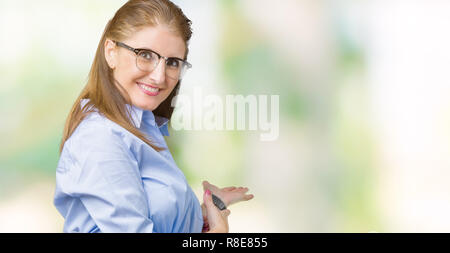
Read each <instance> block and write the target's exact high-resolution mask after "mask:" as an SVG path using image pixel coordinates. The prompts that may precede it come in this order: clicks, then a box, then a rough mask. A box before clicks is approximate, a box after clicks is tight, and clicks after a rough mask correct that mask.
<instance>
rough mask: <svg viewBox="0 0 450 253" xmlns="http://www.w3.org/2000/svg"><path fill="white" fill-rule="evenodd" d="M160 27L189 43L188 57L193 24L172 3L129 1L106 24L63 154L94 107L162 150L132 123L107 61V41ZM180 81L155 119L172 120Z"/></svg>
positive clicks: (69, 119)
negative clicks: (160, 25)
mask: <svg viewBox="0 0 450 253" xmlns="http://www.w3.org/2000/svg"><path fill="white" fill-rule="evenodd" d="M159 24H164V25H167V26H168V27H169V28H170V29H171V30H172V31H173V32H175V33H176V34H177V35H179V36H180V37H181V38H182V39H183V40H184V42H185V43H186V53H185V56H184V59H185V60H186V59H187V55H188V51H189V50H188V43H189V40H190V39H191V36H192V29H191V24H192V22H191V21H190V20H189V19H188V18H187V17H186V16H185V15H184V14H183V11H182V10H181V9H180V8H179V7H178V6H177V5H175V4H174V3H172V2H170V1H169V0H130V1H128V2H127V3H125V5H123V6H122V7H121V8H120V9H119V10H118V11H117V12H116V14H115V15H114V17H113V18H112V19H111V20H110V21H109V22H108V24H107V25H106V28H105V31H104V32H103V36H102V38H101V39H100V43H99V44H98V47H97V52H96V54H95V58H94V61H93V63H92V66H91V70H90V72H89V76H88V81H87V84H86V86H85V87H84V89H83V90H82V91H81V94H80V95H79V96H78V98H77V99H76V101H75V103H74V105H73V106H72V109H71V110H70V113H69V116H68V117H67V120H66V124H65V126H64V132H63V137H62V141H61V145H60V152H62V149H63V147H64V143H65V142H66V141H67V139H69V138H70V136H71V135H72V133H73V132H74V131H75V129H76V128H77V127H78V125H79V124H80V123H81V121H82V120H83V119H84V118H85V117H86V115H88V114H89V113H91V112H92V111H93V110H94V108H95V109H97V110H98V111H99V112H100V113H101V114H102V115H104V116H105V117H106V118H108V119H109V120H111V121H113V122H115V123H117V124H118V125H120V126H121V127H123V128H124V129H126V130H128V131H129V132H130V133H132V134H134V135H135V136H136V137H138V138H139V139H141V140H143V141H144V142H145V143H147V144H148V145H150V146H151V147H152V148H154V149H155V150H157V151H161V150H162V148H160V147H157V146H156V145H154V144H153V143H151V142H150V140H148V139H147V137H146V136H145V135H144V134H143V133H142V132H141V131H140V130H139V129H137V128H136V127H135V126H134V125H133V123H132V118H131V115H130V112H129V111H128V110H127V108H126V104H131V102H130V98H129V96H128V94H127V92H126V91H125V90H124V89H123V88H122V87H121V85H120V84H119V85H116V83H117V82H116V81H115V80H114V77H113V72H112V69H111V68H110V67H109V66H108V64H107V62H106V58H105V41H106V39H111V40H115V41H122V40H124V39H126V38H128V37H130V36H131V35H132V34H134V33H136V32H138V31H139V30H140V29H142V28H144V27H147V26H156V25H159ZM179 87H180V81H179V82H178V83H177V85H176V86H175V88H174V90H173V91H172V93H171V94H170V95H169V97H168V98H167V99H166V100H165V101H163V102H162V103H161V105H159V107H158V108H157V109H156V110H154V111H153V113H154V114H155V116H162V117H166V118H169V119H170V117H171V116H172V112H173V109H174V108H173V107H172V105H171V101H172V99H173V97H174V96H176V94H177V93H178V90H179ZM82 99H89V101H88V103H87V104H86V105H85V106H84V107H83V108H81V100H82Z"/></svg>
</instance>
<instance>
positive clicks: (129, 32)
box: [54, 0, 253, 233]
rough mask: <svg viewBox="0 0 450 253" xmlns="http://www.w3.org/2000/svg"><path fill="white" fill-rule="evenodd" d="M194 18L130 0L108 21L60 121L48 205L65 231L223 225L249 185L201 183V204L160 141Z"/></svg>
mask: <svg viewBox="0 0 450 253" xmlns="http://www.w3.org/2000/svg"><path fill="white" fill-rule="evenodd" d="M191 35H192V30H191V21H190V20H189V19H188V18H186V16H185V15H184V14H183V12H182V11H181V9H179V8H178V7H177V6H176V5H174V4H173V3H171V2H170V1H168V0H131V1H128V2H127V3H126V4H125V5H124V6H122V7H121V8H120V9H119V10H118V11H117V13H116V14H115V16H114V17H113V19H112V20H110V21H109V23H108V24H107V26H106V28H105V31H104V34H103V36H102V38H101V40H100V43H99V45H98V48H97V52H96V56H95V59H94V62H93V64H92V67H91V71H90V73H89V79H88V83H87V85H86V87H85V88H84V89H83V91H82V92H81V94H80V96H79V97H78V98H77V100H76V101H75V103H74V105H73V107H72V110H71V112H70V114H69V116H68V119H67V121H66V126H65V129H64V133H63V138H62V142H61V147H60V152H61V156H60V160H59V163H58V168H57V172H56V190H55V198H54V204H55V206H56V208H57V209H58V211H59V212H60V213H61V214H62V216H63V217H64V218H65V223H64V232H161V233H168V232H186V233H192V232H194V233H195V232H216V233H226V232H228V231H229V228H228V215H229V214H230V211H229V210H228V209H225V210H223V211H220V210H219V209H218V208H217V207H216V206H215V205H214V204H213V202H212V196H211V192H212V193H213V194H215V195H217V196H218V197H219V198H220V199H222V200H223V201H224V202H225V205H226V206H229V205H231V204H233V203H236V202H239V201H245V200H249V199H251V198H253V195H247V194H246V192H247V191H248V189H247V188H242V187H240V188H236V187H226V188H222V189H219V188H218V187H216V186H214V185H211V184H209V183H208V182H206V181H204V182H203V187H204V190H205V194H204V196H203V201H204V204H203V205H202V206H200V203H199V201H198V199H197V197H196V196H195V194H194V193H193V191H192V189H191V188H190V186H189V185H188V184H187V181H186V178H185V176H184V174H183V172H182V171H181V170H180V169H179V168H178V167H177V165H176V163H175V161H174V160H173V158H172V155H171V154H170V151H169V150H168V148H167V145H166V143H165V140H164V137H163V135H166V136H168V121H169V119H170V117H171V115H172V111H173V108H172V107H171V100H172V98H173V97H174V96H175V95H176V94H177V91H178V89H179V86H180V80H181V78H182V77H183V74H184V73H185V71H186V70H187V69H188V68H190V67H191V65H190V64H189V63H188V62H187V61H186V59H187V55H188V42H189V40H190V38H191Z"/></svg>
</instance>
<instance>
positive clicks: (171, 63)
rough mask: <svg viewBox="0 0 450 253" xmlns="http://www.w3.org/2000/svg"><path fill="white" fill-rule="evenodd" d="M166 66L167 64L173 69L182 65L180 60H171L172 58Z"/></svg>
mask: <svg viewBox="0 0 450 253" xmlns="http://www.w3.org/2000/svg"><path fill="white" fill-rule="evenodd" d="M166 64H167V66H168V67H171V68H179V67H180V65H181V63H180V61H179V60H177V59H170V58H169V59H168V60H167V63H166Z"/></svg>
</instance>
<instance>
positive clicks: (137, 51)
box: [113, 40, 192, 78]
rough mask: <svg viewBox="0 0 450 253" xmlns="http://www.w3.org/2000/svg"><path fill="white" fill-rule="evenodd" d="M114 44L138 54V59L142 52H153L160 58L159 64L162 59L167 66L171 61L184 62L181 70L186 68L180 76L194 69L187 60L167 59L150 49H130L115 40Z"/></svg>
mask: <svg viewBox="0 0 450 253" xmlns="http://www.w3.org/2000/svg"><path fill="white" fill-rule="evenodd" d="M113 42H114V43H115V44H116V45H117V46H119V47H123V48H125V49H128V50H130V51H132V52H134V53H135V54H136V57H137V56H139V53H140V52H142V51H149V52H152V53H154V54H156V55H157V56H158V62H160V61H161V58H163V59H164V60H165V63H166V64H167V62H168V61H169V60H178V61H180V62H182V64H183V66H181V68H186V69H185V70H184V71H183V69H181V71H180V75H183V74H184V72H186V70H187V69H190V68H192V64H190V63H189V62H187V61H186V60H183V59H180V58H178V57H165V56H162V55H160V54H158V53H157V52H155V51H153V50H151V49H148V48H133V47H130V46H128V45H127V44H125V43H123V42H119V41H114V40H113ZM155 67H156V66H155ZM181 77H182V76H180V77H179V78H181Z"/></svg>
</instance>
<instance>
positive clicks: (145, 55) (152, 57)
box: [139, 51, 156, 61]
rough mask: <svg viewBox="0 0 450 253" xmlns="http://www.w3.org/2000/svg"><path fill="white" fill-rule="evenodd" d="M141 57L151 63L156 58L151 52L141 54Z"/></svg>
mask: <svg viewBox="0 0 450 253" xmlns="http://www.w3.org/2000/svg"><path fill="white" fill-rule="evenodd" d="M139 56H140V57H142V58H144V59H146V60H149V61H151V60H153V59H155V58H156V55H155V54H154V53H152V52H149V51H142V52H139Z"/></svg>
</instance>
